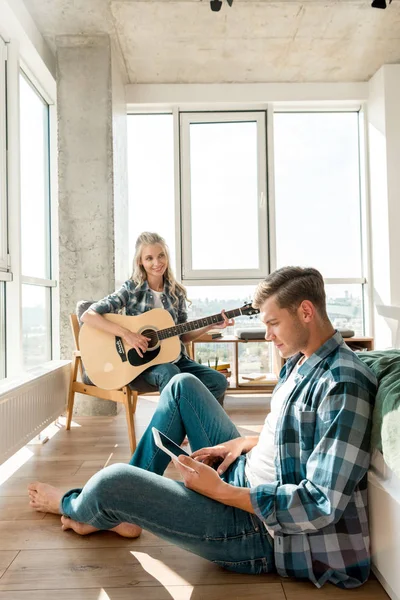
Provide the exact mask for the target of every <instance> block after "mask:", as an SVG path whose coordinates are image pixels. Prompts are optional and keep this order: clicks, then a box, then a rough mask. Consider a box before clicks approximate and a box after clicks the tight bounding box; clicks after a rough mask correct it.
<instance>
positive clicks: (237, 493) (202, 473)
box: [174, 455, 254, 513]
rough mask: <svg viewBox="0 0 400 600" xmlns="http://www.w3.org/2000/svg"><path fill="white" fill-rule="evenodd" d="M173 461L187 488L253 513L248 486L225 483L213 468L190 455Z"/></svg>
mask: <svg viewBox="0 0 400 600" xmlns="http://www.w3.org/2000/svg"><path fill="white" fill-rule="evenodd" d="M174 462H175V464H176V467H177V469H178V470H179V472H180V473H181V475H182V477H183V481H184V484H185V486H186V487H187V488H188V489H189V490H193V491H194V492H197V493H198V494H202V495H203V496H207V497H208V498H211V499H212V500H216V501H217V502H221V503H222V504H226V505H227V506H235V507H236V508H240V509H241V510H246V511H247V512H250V513H254V508H253V506H252V504H251V500H250V488H241V487H235V486H233V485H230V484H229V483H225V481H222V479H220V477H219V475H218V474H217V472H216V471H214V469H212V468H211V467H209V466H208V465H205V464H203V463H201V462H199V461H197V460H193V458H190V456H184V455H181V456H179V458H178V460H176V461H174ZM184 465H185V466H184ZM188 467H189V468H188Z"/></svg>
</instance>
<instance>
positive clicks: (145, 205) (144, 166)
mask: <svg viewBox="0 0 400 600" xmlns="http://www.w3.org/2000/svg"><path fill="white" fill-rule="evenodd" d="M128 183H129V242H130V247H129V252H130V257H131V258H133V255H134V253H135V242H136V239H137V237H138V235H139V234H140V233H142V232H143V231H152V232H155V233H159V234H160V235H161V236H162V237H163V238H164V239H165V241H166V242H167V244H168V247H169V249H170V252H171V264H172V265H173V267H174V268H175V216H174V215H175V196H174V194H175V186H174V128H173V117H172V115H129V116H128Z"/></svg>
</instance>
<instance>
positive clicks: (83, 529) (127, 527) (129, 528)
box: [61, 516, 142, 538]
mask: <svg viewBox="0 0 400 600" xmlns="http://www.w3.org/2000/svg"><path fill="white" fill-rule="evenodd" d="M61 523H62V529H63V531H67V529H72V530H73V531H75V533H79V535H88V534H89V533H95V532H96V531H100V530H99V529H96V527H93V526H92V525H87V524H86V523H78V521H73V520H72V519H70V518H69V517H65V516H62V517H61ZM109 531H114V532H115V533H118V535H121V536H122V537H126V538H137V537H139V535H140V534H141V533H142V528H141V527H139V525H133V524H132V523H120V524H119V525H117V526H116V527H113V528H112V529H110V530H109Z"/></svg>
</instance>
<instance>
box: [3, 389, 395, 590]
mask: <svg viewBox="0 0 400 600" xmlns="http://www.w3.org/2000/svg"><path fill="white" fill-rule="evenodd" d="M157 401H158V397H157V396H146V397H142V398H140V399H139V404H138V411H137V431H138V433H139V435H140V433H141V432H142V431H143V429H144V427H145V426H146V424H147V423H148V422H149V419H150V417H151V415H152V413H153V411H154V408H155V406H156V403H157ZM265 405H266V399H265V397H264V398H263V397H262V396H259V397H257V396H243V395H242V396H235V397H233V396H231V397H229V398H228V399H227V403H226V408H227V411H228V413H229V414H230V416H231V417H232V418H233V420H234V421H235V423H236V424H237V425H238V426H239V427H240V430H241V431H242V433H244V434H254V432H259V431H260V429H261V425H262V423H263V420H264V415H265ZM75 424H76V427H74V428H73V429H72V430H71V431H70V432H67V431H65V429H64V428H61V429H60V430H59V431H57V433H56V435H54V437H52V438H51V439H50V440H49V441H48V442H47V443H46V444H44V445H43V446H38V445H30V446H29V450H30V452H32V456H31V458H30V459H29V460H28V461H27V462H26V463H25V464H24V465H23V466H21V467H20V468H19V469H18V471H16V472H15V473H14V475H12V477H10V478H9V479H8V480H7V481H5V482H4V483H3V484H2V485H0V600H43V599H46V600H127V599H129V600H167V599H168V600H169V599H172V598H173V599H175V600H189V599H191V600H203V599H204V600H233V599H240V600H245V599H247V598H250V599H252V600H256V599H260V600H261V599H262V600H322V599H326V600H340V599H347V600H353V599H354V598H356V599H357V600H381V599H382V600H383V599H386V600H387V598H388V596H387V595H386V594H385V592H384V591H383V589H382V588H381V586H380V584H379V583H378V581H376V580H375V579H371V580H370V581H369V582H368V583H367V584H366V585H365V586H363V587H362V588H358V589H356V590H350V591H341V590H339V589H337V588H335V587H334V586H332V585H329V584H328V585H326V586H324V587H323V588H322V589H321V590H318V589H316V588H315V587H314V586H313V585H312V584H309V583H297V582H293V581H288V580H284V579H282V578H280V577H278V576H277V575H259V576H253V575H240V574H234V573H229V572H227V571H224V570H223V569H221V568H219V567H217V566H215V565H213V564H211V563H209V562H207V561H205V560H203V559H201V558H198V557H197V556H194V555H192V554H189V553H187V552H185V551H183V550H180V549H179V548H176V547H174V546H171V545H168V543H166V542H164V541H162V540H160V539H158V538H157V537H155V536H154V535H152V534H150V533H147V532H144V533H143V534H142V536H141V537H140V538H139V539H138V540H126V539H122V538H120V537H118V536H117V535H116V534H113V533H109V532H101V533H98V534H94V535H91V536H87V537H79V536H78V535H76V534H75V533H73V532H71V531H69V532H62V531H61V529H60V518H59V517H56V516H55V515H51V514H46V515H44V514H40V513H36V512H34V511H33V510H31V509H30V508H29V505H28V501H27V494H26V487H27V485H28V483H29V482H30V481H32V480H35V479H39V480H42V481H47V482H48V483H52V484H53V485H57V486H59V487H60V488H62V489H63V490H65V491H66V490H68V489H70V488H73V487H79V486H82V485H83V484H84V483H85V482H86V481H87V479H88V478H89V477H90V476H91V475H92V474H93V473H95V472H96V471H97V470H99V469H100V468H102V467H103V466H104V465H106V464H112V463H115V462H126V461H128V459H129V458H130V454H129V446H128V438H127V432H126V425H125V418H124V415H123V414H120V415H118V417H115V418H108V417H92V418H89V417H86V418H77V419H76V421H75ZM168 474H169V475H170V476H172V477H175V476H176V472H174V471H173V470H172V469H169V470H168Z"/></svg>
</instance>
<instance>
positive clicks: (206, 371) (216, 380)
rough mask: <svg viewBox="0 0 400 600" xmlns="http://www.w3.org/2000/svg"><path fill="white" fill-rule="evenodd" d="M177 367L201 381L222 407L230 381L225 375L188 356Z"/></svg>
mask: <svg viewBox="0 0 400 600" xmlns="http://www.w3.org/2000/svg"><path fill="white" fill-rule="evenodd" d="M176 366H177V367H179V369H180V370H181V372H182V373H191V374H192V375H195V377H197V378H198V379H200V381H201V382H202V383H204V385H205V386H206V388H207V389H208V390H210V392H211V393H212V395H213V396H214V397H215V398H216V399H217V400H218V402H219V403H220V404H221V406H222V404H223V401H224V396H225V392H226V389H227V387H228V381H227V379H226V377H225V375H223V374H222V373H219V372H218V371H216V370H215V369H210V367H206V366H205V365H200V364H199V363H198V362H196V361H195V360H192V359H190V358H188V357H187V356H183V357H182V358H181V359H180V360H178V362H177V363H176Z"/></svg>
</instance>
